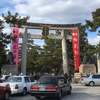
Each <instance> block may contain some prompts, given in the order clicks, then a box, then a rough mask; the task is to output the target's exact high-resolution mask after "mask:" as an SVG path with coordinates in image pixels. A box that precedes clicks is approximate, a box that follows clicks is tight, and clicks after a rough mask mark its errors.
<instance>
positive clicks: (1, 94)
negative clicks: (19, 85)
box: [0, 84, 11, 100]
mask: <svg viewBox="0 0 100 100" xmlns="http://www.w3.org/2000/svg"><path fill="white" fill-rule="evenodd" d="M10 93H11V90H10V86H9V85H6V86H4V85H3V84H2V85H1V84H0V100H9V96H10Z"/></svg>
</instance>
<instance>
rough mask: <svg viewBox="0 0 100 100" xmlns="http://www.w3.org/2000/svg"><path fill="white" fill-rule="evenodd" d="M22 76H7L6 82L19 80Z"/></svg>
mask: <svg viewBox="0 0 100 100" xmlns="http://www.w3.org/2000/svg"><path fill="white" fill-rule="evenodd" d="M21 81H22V78H21V77H9V78H8V79H7V80H6V82H21Z"/></svg>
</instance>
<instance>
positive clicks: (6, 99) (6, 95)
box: [4, 92, 9, 100]
mask: <svg viewBox="0 0 100 100" xmlns="http://www.w3.org/2000/svg"><path fill="white" fill-rule="evenodd" d="M4 100H9V93H8V92H6V93H5V95H4Z"/></svg>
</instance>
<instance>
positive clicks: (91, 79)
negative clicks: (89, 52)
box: [81, 74, 100, 86]
mask: <svg viewBox="0 0 100 100" xmlns="http://www.w3.org/2000/svg"><path fill="white" fill-rule="evenodd" d="M81 83H82V84H84V85H89V86H94V85H100V74H91V75H88V76H86V77H82V78H81Z"/></svg>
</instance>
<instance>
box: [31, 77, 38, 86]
mask: <svg viewBox="0 0 100 100" xmlns="http://www.w3.org/2000/svg"><path fill="white" fill-rule="evenodd" d="M30 80H31V84H35V83H37V80H36V79H35V78H34V77H33V76H30Z"/></svg>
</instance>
